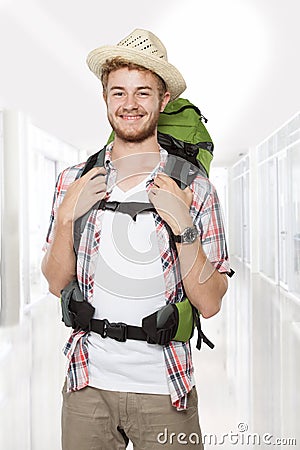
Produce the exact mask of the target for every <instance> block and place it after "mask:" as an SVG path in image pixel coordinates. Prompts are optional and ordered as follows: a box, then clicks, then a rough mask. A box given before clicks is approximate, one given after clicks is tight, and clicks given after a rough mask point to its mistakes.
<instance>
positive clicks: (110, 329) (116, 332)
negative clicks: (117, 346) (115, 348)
mask: <svg viewBox="0 0 300 450" xmlns="http://www.w3.org/2000/svg"><path fill="white" fill-rule="evenodd" d="M101 336H102V337H103V338H106V337H107V336H108V337H109V338H111V339H115V340H116V341H118V342H125V341H126V339H127V325H126V323H123V322H118V323H114V322H113V323H110V322H109V321H108V320H107V319H105V320H104V325H103V332H102V334H101Z"/></svg>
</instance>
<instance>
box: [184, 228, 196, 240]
mask: <svg viewBox="0 0 300 450" xmlns="http://www.w3.org/2000/svg"><path fill="white" fill-rule="evenodd" d="M197 236H198V231H197V228H196V227H188V228H186V229H185V230H184V232H183V235H182V238H183V239H182V240H183V242H186V243H192V242H194V241H195V240H196V239H197Z"/></svg>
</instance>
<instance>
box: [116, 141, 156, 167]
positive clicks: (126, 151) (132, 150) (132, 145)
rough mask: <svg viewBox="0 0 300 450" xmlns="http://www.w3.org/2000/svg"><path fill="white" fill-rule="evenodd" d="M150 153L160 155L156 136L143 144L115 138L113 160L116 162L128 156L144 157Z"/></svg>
mask: <svg viewBox="0 0 300 450" xmlns="http://www.w3.org/2000/svg"><path fill="white" fill-rule="evenodd" d="M147 153H148V154H149V153H152V154H153V153H157V154H159V145H158V142H157V138H156V136H153V137H151V138H148V139H145V140H144V141H142V142H128V141H124V140H122V139H120V138H118V137H117V136H115V140H114V145H113V149H112V160H113V161H115V160H117V159H120V158H124V157H126V156H134V155H142V154H145V155H146V154H147Z"/></svg>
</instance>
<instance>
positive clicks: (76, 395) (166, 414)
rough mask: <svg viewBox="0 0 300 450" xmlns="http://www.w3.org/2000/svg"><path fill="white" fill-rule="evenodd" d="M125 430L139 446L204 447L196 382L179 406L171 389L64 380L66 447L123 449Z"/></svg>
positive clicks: (142, 449) (140, 448) (76, 449)
mask: <svg viewBox="0 0 300 450" xmlns="http://www.w3.org/2000/svg"><path fill="white" fill-rule="evenodd" d="M122 434H123V435H125V436H123V435H122ZM126 436H128V438H129V439H130V440H131V441H132V443H133V448H134V449H135V450H149V449H155V450H156V449H161V450H162V449H171V450H180V449H182V450H183V449H197V450H198V449H199V450H203V446H202V443H201V440H202V439H201V431H200V425H199V418H198V399H197V392H196V388H193V389H192V391H191V392H190V393H189V394H188V409H187V410H186V411H177V410H176V408H174V407H173V406H172V404H171V401H170V396H169V395H156V394H136V393H130V392H115V391H105V390H101V389H95V388H92V387H89V386H88V387H86V388H84V389H81V390H80V391H77V392H69V393H67V392H66V387H65V386H64V389H63V407H62V450H124V449H125V448H126V444H125V439H126ZM124 437H125V439H124Z"/></svg>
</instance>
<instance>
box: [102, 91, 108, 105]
mask: <svg viewBox="0 0 300 450" xmlns="http://www.w3.org/2000/svg"><path fill="white" fill-rule="evenodd" d="M102 96H103V100H104V101H105V103H106V104H107V94H106V91H102Z"/></svg>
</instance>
